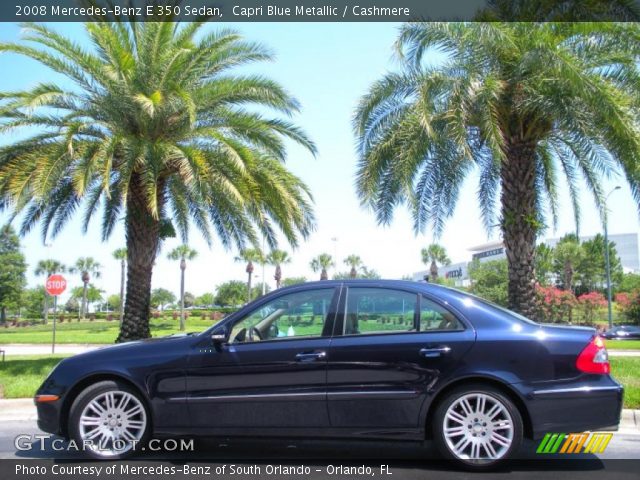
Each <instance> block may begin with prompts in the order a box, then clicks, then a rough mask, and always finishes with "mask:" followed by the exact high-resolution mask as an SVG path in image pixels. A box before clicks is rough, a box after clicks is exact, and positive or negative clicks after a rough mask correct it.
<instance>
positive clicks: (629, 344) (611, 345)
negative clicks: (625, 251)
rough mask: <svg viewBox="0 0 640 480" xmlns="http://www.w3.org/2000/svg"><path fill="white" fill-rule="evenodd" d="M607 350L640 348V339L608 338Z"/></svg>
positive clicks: (606, 342)
mask: <svg viewBox="0 0 640 480" xmlns="http://www.w3.org/2000/svg"><path fill="white" fill-rule="evenodd" d="M604 343H605V345H606V346H607V350H640V340H606V341H605V342H604Z"/></svg>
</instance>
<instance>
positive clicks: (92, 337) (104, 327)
mask: <svg viewBox="0 0 640 480" xmlns="http://www.w3.org/2000/svg"><path fill="white" fill-rule="evenodd" d="M212 324H213V322H212V321H211V320H207V319H205V320H202V319H201V318H199V317H194V318H187V326H186V331H187V332H201V331H203V330H205V329H207V328H209V327H210V326H211V325H212ZM52 328H53V327H52V322H51V321H49V324H48V325H34V326H29V327H9V328H3V329H0V344H7V343H51V332H52ZM150 328H151V335H152V336H153V337H161V336H163V335H170V334H172V333H177V332H179V331H180V320H173V319H172V318H167V317H165V318H157V319H151V321H150ZM117 336H118V322H117V321H111V322H107V321H106V320H96V321H93V322H90V321H88V320H83V321H81V322H70V323H66V322H65V323H57V324H56V343H113V342H114V341H115V339H116V337H117Z"/></svg>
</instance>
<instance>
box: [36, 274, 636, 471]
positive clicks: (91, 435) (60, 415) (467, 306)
mask: <svg viewBox="0 0 640 480" xmlns="http://www.w3.org/2000/svg"><path fill="white" fill-rule="evenodd" d="M609 372H610V368H609V362H608V358H607V351H606V349H605V348H604V344H603V342H602V340H601V339H600V338H599V337H598V336H596V335H595V331H594V330H593V329H592V328H584V327H567V326H548V325H540V324H537V323H534V322H532V321H530V320H528V319H526V318H524V317H522V316H519V315H517V314H515V313H512V312H510V311H508V310H505V309H503V308H501V307H498V306H495V305H493V304H490V303H488V302H486V301H484V300H481V299H479V298H476V297H473V296H470V295H468V294H465V293H462V292H460V291H457V290H454V289H449V288H445V287H441V286H437V285H432V284H424V283H415V282H404V281H391V280H386V281H385V280H345V281H322V282H313V283H306V284H300V285H295V286H292V287H287V288H283V289H279V290H276V291H275V292H273V293H270V294H268V295H266V296H264V297H260V298H259V299H257V300H255V301H254V302H252V303H249V304H248V305H246V306H245V307H243V308H242V309H241V310H239V311H238V312H235V313H233V314H230V315H229V316H228V317H227V318H225V319H224V320H221V321H220V322H219V323H218V324H216V325H215V326H213V327H211V328H210V329H209V330H207V331H205V332H202V333H198V334H189V335H185V336H172V337H170V338H156V339H151V340H147V341H139V342H131V343H126V344H121V345H116V346H111V347H107V348H104V349H101V350H95V351H92V352H88V353H83V354H81V355H77V356H75V357H71V358H68V359H64V360H63V361H62V362H61V363H60V364H59V365H58V366H57V367H56V368H55V369H54V371H53V372H52V373H51V374H50V375H49V377H48V378H47V379H46V380H45V381H44V383H43V384H42V386H41V387H40V389H39V390H38V392H37V394H36V397H35V401H36V405H37V408H38V425H39V427H40V428H41V429H42V430H44V431H46V432H51V433H56V434H60V435H62V436H64V437H67V438H72V439H74V440H75V441H76V442H77V444H79V445H81V444H83V443H87V442H88V445H90V448H89V450H88V453H89V454H90V455H91V456H93V457H95V458H101V459H114V458H124V457H126V456H128V455H130V454H132V453H133V452H134V451H136V450H140V448H141V446H142V445H144V443H145V442H146V441H147V440H148V439H149V438H150V437H152V436H154V437H162V436H169V435H171V436H178V435H179V436H224V437H230V436H235V437H243V436H244V437H250V436H256V435H259V436H272V437H286V438H296V437H305V438H309V437H311V438H335V439H341V441H344V442H345V443H347V442H348V441H349V440H350V439H363V438H375V439H386V440H403V441H415V442H423V441H425V440H432V441H433V442H435V444H436V445H437V447H438V448H439V450H440V452H441V453H442V455H444V456H445V457H446V458H449V459H452V460H454V461H456V462H459V463H460V464H462V465H464V466H467V467H470V468H490V467H493V466H495V465H496V464H498V463H500V462H502V461H504V460H506V459H509V458H512V457H513V456H514V455H516V454H517V452H518V449H519V447H520V445H521V441H522V439H523V437H530V438H540V437H542V436H543V435H544V434H546V433H547V432H578V431H583V430H594V429H602V428H612V429H615V428H617V424H618V422H619V418H620V412H621V408H622V395H623V389H622V386H621V385H619V384H618V383H617V382H616V381H615V380H614V379H613V378H612V377H611V376H610V375H609ZM92 442H93V443H92ZM117 442H120V443H121V444H122V443H124V445H125V446H124V447H123V448H120V447H119V446H118V445H116V443H117ZM93 445H95V446H93ZM345 452H348V449H345Z"/></svg>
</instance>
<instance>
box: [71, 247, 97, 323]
mask: <svg viewBox="0 0 640 480" xmlns="http://www.w3.org/2000/svg"><path fill="white" fill-rule="evenodd" d="M101 269H102V265H100V264H99V263H98V262H96V261H95V260H94V259H93V258H91V257H80V258H79V259H78V260H76V263H75V265H74V266H73V267H71V268H70V269H69V272H71V273H79V274H80V279H81V280H82V284H83V286H82V304H81V305H80V316H81V317H82V318H84V317H85V316H86V315H87V306H88V305H87V288H88V286H89V282H90V281H91V276H92V275H93V277H94V278H100V270H101Z"/></svg>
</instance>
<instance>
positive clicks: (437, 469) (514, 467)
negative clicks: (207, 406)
mask: <svg viewBox="0 0 640 480" xmlns="http://www.w3.org/2000/svg"><path fill="white" fill-rule="evenodd" d="M638 467H640V461H638V460H597V459H596V460H568V459H567V460H544V461H543V460H539V461H533V460H530V461H513V462H510V463H508V464H506V465H505V466H504V467H502V468H500V469H499V471H497V472H496V471H493V472H474V473H469V472H464V471H461V470H457V469H455V468H452V467H451V465H450V464H447V463H446V462H442V461H428V460H425V461H420V460H416V461H412V462H407V461H404V462H397V461H396V462H394V463H391V464H383V465H381V464H379V463H371V462H365V463H362V462H360V463H353V462H349V463H344V462H340V461H338V462H336V463H319V462H317V461H313V460H312V461H297V462H289V461H286V462H284V463H281V462H280V461H278V460H273V461H267V462H265V461H256V462H247V461H245V462H243V463H238V462H234V461H228V462H215V463H213V462H207V461H193V462H184V461H155V462H150V461H103V462H64V461H55V460H0V478H2V479H3V480H17V479H23V480H31V479H34V480H35V479H38V480H54V479H58V480H59V479H64V480H89V479H91V480H96V479H98V480H119V479H123V478H126V479H128V480H133V479H135V480H151V479H155V480H164V479H172V480H175V479H176V478H180V479H184V480H200V479H209V480H212V479H219V480H231V479H237V480H245V479H269V480H285V479H286V480H320V479H322V480H326V479H331V478H335V479H349V480H365V479H371V478H378V479H387V480H423V479H428V478H437V479H445V480H446V479H452V480H453V479H460V478H471V477H470V476H472V477H473V478H474V479H476V478H496V475H497V474H498V475H504V474H508V475H509V479H510V480H520V479H526V480H530V479H531V480H533V479H536V480H538V479H541V478H549V477H552V476H558V475H560V476H562V478H563V479H566V480H608V479H611V480H614V479H615V480H636V479H637V478H638V477H637V475H638V473H637V472H638Z"/></svg>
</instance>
